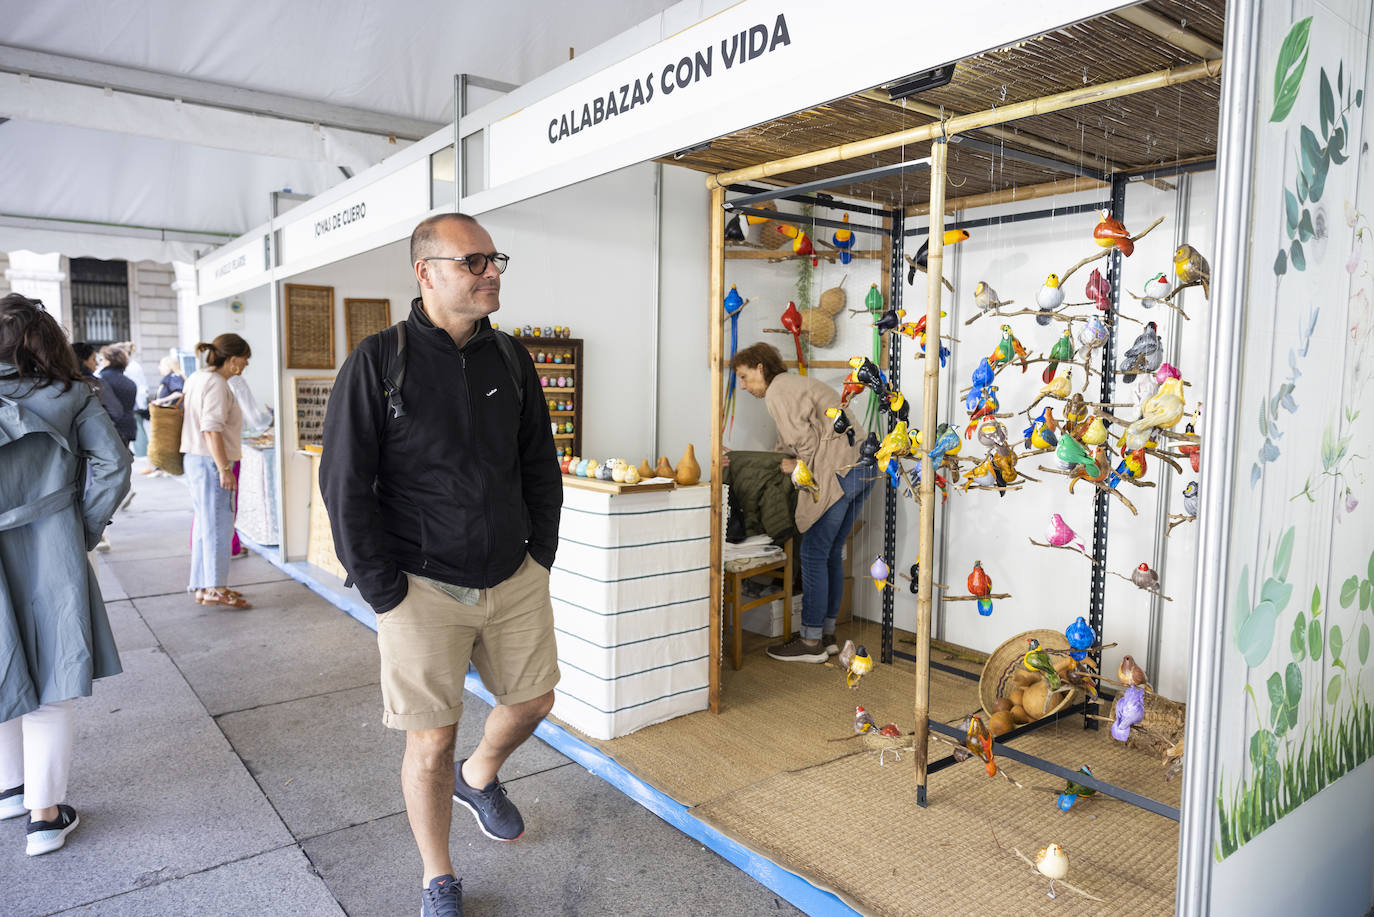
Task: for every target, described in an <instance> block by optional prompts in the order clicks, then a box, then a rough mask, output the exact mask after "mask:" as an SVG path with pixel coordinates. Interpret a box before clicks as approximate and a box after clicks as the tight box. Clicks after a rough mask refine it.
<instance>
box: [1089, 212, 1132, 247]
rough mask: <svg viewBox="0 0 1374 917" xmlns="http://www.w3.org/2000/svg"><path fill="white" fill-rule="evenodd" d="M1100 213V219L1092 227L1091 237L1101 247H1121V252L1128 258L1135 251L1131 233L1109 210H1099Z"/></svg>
mask: <svg viewBox="0 0 1374 917" xmlns="http://www.w3.org/2000/svg"><path fill="white" fill-rule="evenodd" d="M1098 213H1100V214H1101V215H1102V219H1101V221H1100V222H1099V223H1098V224H1097V225H1096V226H1095V227H1093V238H1094V239H1095V240H1097V244H1098V245H1100V246H1102V247H1103V248H1111V247H1112V246H1113V245H1115V246H1116V247H1117V248H1119V249H1121V254H1122V255H1123V256H1124V257H1126V258H1129V257H1131V254H1132V253H1133V252H1134V251H1135V242H1133V241H1131V234H1130V233H1128V232H1127V231H1126V227H1125V226H1123V225H1122V224H1121V221H1120V220H1118V219H1117V218H1116V217H1114V216H1112V215H1111V212H1110V211H1107V210H1099V211H1098Z"/></svg>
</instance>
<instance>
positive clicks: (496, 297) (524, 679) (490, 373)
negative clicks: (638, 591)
mask: <svg viewBox="0 0 1374 917" xmlns="http://www.w3.org/2000/svg"><path fill="white" fill-rule="evenodd" d="M507 260H508V259H507V257H506V256H505V255H503V254H500V253H498V252H497V251H496V246H495V245H494V244H493V242H492V240H491V236H489V235H487V232H486V230H484V229H483V228H482V227H481V226H480V225H479V224H478V223H477V221H476V220H474V219H472V218H471V217H469V216H465V215H463V214H457V213H450V214H443V215H440V216H436V217H431V218H430V219H427V220H425V221H424V222H422V223H421V224H420V225H419V226H417V227H416V228H415V231H414V233H412V234H411V237H410V262H411V268H412V270H414V272H415V277H416V280H418V281H419V285H420V297H419V298H418V299H416V300H414V301H413V302H412V303H411V307H410V317H409V318H408V319H407V320H406V321H405V322H404V323H403V325H402V326H401V328H402V330H403V331H404V333H405V336H406V337H405V341H406V350H405V374H404V377H403V381H402V383H401V389H400V391H399V392H392V393H391V395H392V397H390V398H388V397H387V395H384V394H383V377H384V376H385V377H386V378H388V379H401V378H402V377H401V376H400V374H399V373H398V372H397V370H398V369H399V367H397V366H396V365H395V354H396V350H395V347H396V342H397V338H396V336H395V335H396V334H397V331H396V330H395V329H392V330H390V331H384V332H382V333H380V334H375V335H372V336H371V337H369V338H366V339H365V340H363V342H362V343H361V344H359V345H358V347H357V349H355V350H354V351H353V353H352V354H351V355H349V357H348V360H347V361H345V363H344V365H343V368H342V369H341V370H340V371H339V376H338V379H337V381H336V382H335V385H334V390H333V393H332V395H331V396H330V399H329V407H328V411H327V413H326V415H325V421H324V454H323V456H322V458H321V461H320V492H321V494H322V495H323V496H324V502H325V506H326V507H327V508H328V510H329V521H330V525H331V527H332V528H333V531H334V544H335V547H336V549H337V550H338V554H339V559H340V560H341V561H343V565H344V568H345V569H346V570H348V573H349V575H350V576H351V577H352V578H353V581H354V582H355V583H356V584H357V586H358V589H359V591H361V592H362V594H363V598H364V599H366V600H367V602H368V604H369V605H371V606H372V608H373V609H374V610H375V611H376V613H377V644H378V649H379V651H380V655H381V668H382V676H381V682H382V704H383V708H384V709H383V715H382V722H383V723H384V724H385V725H387V726H389V727H391V728H392V729H404V730H406V748H405V757H404V759H403V761H402V763H401V789H402V792H403V793H404V796H405V802H406V814H407V816H409V818H410V830H411V833H412V834H413V835H414V836H415V843H416V844H417V845H418V846H419V848H420V857H421V859H422V860H423V861H424V877H423V879H422V892H421V912H422V914H424V915H426V917H438V915H454V914H461V913H462V900H463V889H462V883H461V882H460V881H459V880H458V879H456V878H454V874H453V862H452V859H451V858H450V854H449V834H450V830H451V827H452V825H451V821H452V814H453V802H458V803H460V804H461V805H463V806H464V807H466V808H467V809H468V810H469V811H471V812H472V813H473V815H474V816H475V817H476V818H477V823H478V826H479V827H480V828H481V830H482V833H483V834H485V835H487V836H488V837H490V838H494V839H496V840H502V841H513V840H515V839H516V838H518V837H519V836H520V835H521V834H522V833H523V832H524V830H525V826H524V821H523V820H522V818H521V816H520V812H519V811H518V810H517V809H516V808H515V804H514V803H512V802H511V801H510V800H509V799H508V798H507V797H506V788H505V787H504V786H503V785H502V784H501V781H500V780H499V779H498V778H497V771H498V770H499V769H500V767H501V765H502V764H503V763H504V762H505V760H506V758H507V757H508V756H509V755H510V753H511V752H513V751H515V749H516V748H518V747H519V746H520V745H521V743H523V742H524V741H525V740H526V739H528V738H529V737H530V735H531V734H532V733H533V732H534V729H535V727H536V726H537V725H538V724H539V721H540V720H542V719H543V718H544V716H545V715H546V714H547V713H548V712H549V710H550V709H552V707H553V687H554V685H555V684H557V683H558V677H559V673H558V650H557V646H556V645H555V644H554V631H553V606H552V603H551V602H550V599H549V569H550V568H551V567H552V566H553V561H554V554H555V552H556V551H557V549H558V521H559V512H560V509H561V507H562V504H563V484H562V479H561V476H560V475H559V473H558V464H557V460H556V459H555V457H554V446H553V434H552V433H551V432H550V430H549V412H548V407H547V406H546V405H545V403H544V398H543V394H542V392H541V391H540V388H539V383H538V375H537V373H535V371H534V361H533V360H532V359H531V358H530V356H529V354H528V353H527V352H526V351H525V350H524V348H522V347H518V346H516V345H514V343H513V342H512V341H510V339H509V338H508V337H506V338H501V337H498V335H500V334H501V332H498V331H495V330H493V329H492V327H491V322H490V320H489V319H488V318H487V316H489V315H490V314H491V313H493V312H495V311H496V310H497V309H499V308H500V291H501V271H502V270H504V269H505V266H506V262H507ZM503 351H504V352H503ZM516 351H518V353H517V352H516ZM508 359H509V361H510V362H509V363H508V362H507V360H508ZM517 367H518V369H519V373H518V374H517V373H516V372H515V370H516V368H517ZM517 385H519V386H522V389H519V390H517V389H516V386H517ZM520 391H523V392H524V395H523V396H521V395H520V394H519V392H520ZM388 405H390V406H391V407H392V408H396V407H400V406H403V410H397V411H392V412H389V411H388ZM469 661H471V662H472V664H473V665H474V666H476V668H477V672H478V674H479V675H481V677H482V683H483V684H485V685H486V686H487V689H488V690H489V691H491V693H492V694H493V695H495V697H496V706H495V707H493V708H492V710H491V713H490V714H488V716H487V722H486V726H485V727H484V730H483V734H482V741H481V742H480V743H479V744H478V746H477V748H476V750H475V751H473V753H472V755H471V756H470V757H468V758H466V759H464V760H463V761H459V762H457V763H456V764H455V763H454V760H453V756H454V736H455V733H456V730H457V724H458V720H459V718H460V717H461V716H462V714H463V677H464V674H465V673H466V672H467V668H468V663H469Z"/></svg>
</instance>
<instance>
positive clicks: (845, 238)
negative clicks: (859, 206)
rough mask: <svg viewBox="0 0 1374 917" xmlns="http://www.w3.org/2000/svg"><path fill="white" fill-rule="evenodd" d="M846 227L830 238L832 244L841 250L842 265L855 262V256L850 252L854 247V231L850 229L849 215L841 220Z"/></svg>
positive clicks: (836, 231)
mask: <svg viewBox="0 0 1374 917" xmlns="http://www.w3.org/2000/svg"><path fill="white" fill-rule="evenodd" d="M840 222H842V223H844V226H842V227H840V228H839V229H837V230H835V234H834V235H833V236H831V237H830V244H831V245H833V246H835V247H836V248H838V249H839V250H840V263H841V264H848V263H849V262H851V261H853V260H854V256H853V255H851V254H850V253H849V250H850V249H851V248H853V247H854V230H852V229H850V228H849V214H847V213H846V214H845V215H844V216H843V217H841V218H840Z"/></svg>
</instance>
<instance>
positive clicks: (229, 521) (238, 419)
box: [181, 334, 253, 608]
mask: <svg viewBox="0 0 1374 917" xmlns="http://www.w3.org/2000/svg"><path fill="white" fill-rule="evenodd" d="M196 353H197V354H201V353H204V354H205V362H206V366H205V368H204V369H200V370H197V371H196V372H194V373H192V374H191V376H190V378H188V379H187V380H186V389H185V396H184V397H183V398H182V402H181V404H182V407H183V409H184V410H185V412H186V416H185V420H184V421H183V422H182V426H181V451H182V452H184V453H186V458H185V461H184V465H185V468H186V479H187V481H188V483H189V484H190V485H191V502H192V504H193V505H194V506H195V510H196V520H195V525H194V526H193V528H192V530H191V581H190V584H189V586H188V587H187V588H188V589H189V590H194V591H195V596H196V601H197V602H199V603H201V604H202V605H222V606H224V607H226V608H252V607H253V606H252V605H250V604H249V603H248V602H247V601H246V600H245V599H244V597H243V596H242V595H241V594H239V593H238V592H235V591H234V590H233V589H230V588H229V587H228V586H227V585H226V583H228V581H229V552H230V548H231V543H232V541H233V537H234V508H233V495H234V488H235V487H237V486H238V484H237V481H236V480H235V478H234V463H235V462H237V461H238V460H239V456H240V454H241V453H242V441H243V412H242V410H241V409H240V408H239V405H238V401H237V400H236V399H235V398H234V393H233V390H232V389H230V388H229V379H230V377H232V376H237V375H238V374H240V373H242V372H243V370H244V367H246V366H247V365H248V358H249V357H251V356H252V355H253V349H252V348H251V347H249V346H248V342H247V341H245V340H244V339H243V338H241V337H239V336H238V335H237V334H221V335H220V336H219V337H217V338H215V339H214V340H213V341H211V342H210V343H209V344H205V343H200V344H197V345H196Z"/></svg>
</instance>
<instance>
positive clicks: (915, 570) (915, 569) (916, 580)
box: [907, 564, 921, 595]
mask: <svg viewBox="0 0 1374 917" xmlns="http://www.w3.org/2000/svg"><path fill="white" fill-rule="evenodd" d="M907 579H909V580H911V594H912V595H916V594H917V593H918V592H920V591H921V565H920V564H912V565H911V573H910V575H909V576H908V577H907Z"/></svg>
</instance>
